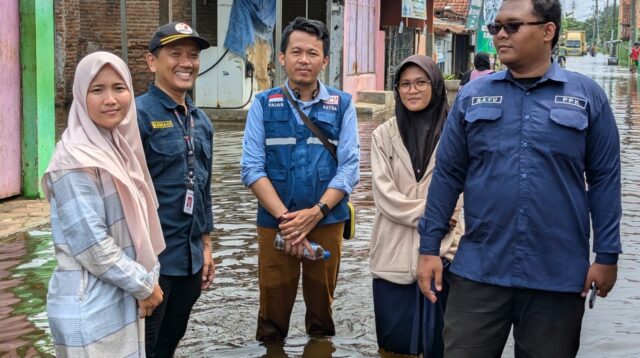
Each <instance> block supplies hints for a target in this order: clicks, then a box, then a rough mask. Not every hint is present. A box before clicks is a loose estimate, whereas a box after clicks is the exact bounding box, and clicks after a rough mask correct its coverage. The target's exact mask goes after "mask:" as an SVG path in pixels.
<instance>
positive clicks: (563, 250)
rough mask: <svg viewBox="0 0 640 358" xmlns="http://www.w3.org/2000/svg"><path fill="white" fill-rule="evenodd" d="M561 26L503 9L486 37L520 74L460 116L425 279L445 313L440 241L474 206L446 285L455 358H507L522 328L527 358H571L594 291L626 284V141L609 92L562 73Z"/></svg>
mask: <svg viewBox="0 0 640 358" xmlns="http://www.w3.org/2000/svg"><path fill="white" fill-rule="evenodd" d="M560 17H561V9H560V3H559V1H558V0H506V1H504V2H503V4H502V6H501V8H500V11H499V13H498V15H497V17H496V18H495V23H493V24H489V25H487V27H488V30H489V32H490V33H491V34H492V35H493V36H494V37H493V42H494V45H495V48H496V49H497V51H498V55H499V56H500V61H501V62H502V63H503V64H505V65H506V66H507V67H508V68H509V69H508V70H507V71H503V72H499V73H495V74H492V75H488V76H485V77H482V78H479V79H477V80H476V81H473V82H470V83H469V84H468V85H466V86H465V87H464V89H463V90H462V91H461V92H460V93H459V94H458V96H457V98H456V101H455V103H454V105H453V108H452V110H451V112H450V113H449V118H448V120H447V124H446V126H445V129H444V132H443V134H442V138H441V140H440V144H439V148H438V151H437V161H436V163H437V164H436V168H435V171H434V176H433V181H432V183H431V186H430V188H429V195H428V201H427V207H426V209H425V215H424V217H423V218H422V220H421V222H420V234H421V243H420V254H421V256H420V261H419V265H418V274H419V283H420V287H421V289H422V291H423V293H424V294H425V295H426V296H427V297H428V298H429V299H430V300H432V301H435V295H434V293H433V291H432V290H434V289H435V290H440V288H441V284H442V264H441V261H440V258H439V257H438V252H439V249H440V240H441V239H442V237H444V235H445V234H446V233H447V232H448V230H449V218H450V217H451V214H452V213H453V210H454V207H455V204H456V201H457V199H458V195H459V194H460V193H461V192H464V216H465V223H466V233H465V235H464V236H463V238H462V240H461V241H460V247H459V249H458V252H457V253H456V258H455V260H454V261H453V264H452V266H451V269H450V274H449V275H447V279H448V281H449V283H450V284H451V286H450V287H451V290H450V294H449V298H448V302H447V313H446V315H445V329H444V340H445V356H446V357H454V358H455V357H500V356H501V354H502V350H503V349H504V345H505V342H506V340H507V337H508V335H509V331H510V330H511V328H512V326H513V332H514V334H513V335H514V338H515V353H516V357H518V356H535V357H573V356H575V355H576V354H577V351H578V348H579V345H580V329H581V323H582V316H583V314H584V306H585V299H584V297H585V296H586V294H587V293H588V291H589V288H590V287H591V285H592V284H595V286H596V287H597V289H596V290H597V293H598V295H599V296H601V297H605V296H606V295H607V294H608V293H609V291H610V290H611V289H612V287H613V285H614V283H615V281H616V275H617V260H618V254H619V253H620V252H621V245H620V228H619V222H620V217H621V194H620V192H621V191H620V185H621V184H620V144H619V138H618V131H617V127H616V123H615V120H614V117H613V114H612V112H611V108H610V106H609V102H608V100H607V98H606V96H605V94H604V92H603V91H602V89H601V88H600V87H599V86H598V85H597V84H596V83H594V82H593V81H592V80H591V79H589V78H587V77H585V76H582V75H580V74H578V73H574V72H569V71H565V70H564V69H562V68H560V67H559V66H558V65H557V64H556V63H552V62H550V58H551V49H552V48H553V46H555V44H556V42H557V41H558V34H559V32H560V19H561V18H560ZM590 228H592V231H593V251H594V252H595V262H593V263H590V260H589V248H590V246H589V237H590ZM432 280H434V281H435V282H434V286H435V287H433V286H431V284H432Z"/></svg>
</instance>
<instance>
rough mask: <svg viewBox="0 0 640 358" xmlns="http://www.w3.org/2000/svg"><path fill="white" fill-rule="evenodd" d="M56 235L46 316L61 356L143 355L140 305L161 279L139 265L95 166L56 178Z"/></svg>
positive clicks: (51, 183) (107, 180)
mask: <svg viewBox="0 0 640 358" xmlns="http://www.w3.org/2000/svg"><path fill="white" fill-rule="evenodd" d="M47 185H48V188H49V190H50V192H51V229H52V237H53V244H54V247H55V253H56V259H57V261H58V266H57V267H56V269H55V271H54V273H53V276H52V277H51V281H50V282H49V292H48V294H47V316H48V319H49V325H50V327H51V334H52V335H53V339H54V341H55V350H56V355H57V356H58V357H87V356H90V357H144V356H145V353H144V321H143V320H140V319H138V307H137V301H136V299H145V298H147V297H148V296H149V295H150V294H151V292H152V290H153V285H154V283H156V282H157V281H158V272H159V269H160V267H159V265H156V267H155V268H154V270H153V271H152V272H147V271H146V270H145V268H144V267H143V266H142V265H140V264H138V263H137V262H136V261H135V256H136V254H135V250H134V247H133V246H132V242H131V237H130V235H129V230H128V228H127V225H126V221H125V219H124V212H123V210H122V205H121V202H120V198H119V197H118V193H117V192H116V189H115V185H114V183H113V180H112V177H111V175H109V173H107V172H105V171H103V170H101V169H96V168H85V169H76V170H64V171H57V172H52V173H50V174H49V176H48V180H47Z"/></svg>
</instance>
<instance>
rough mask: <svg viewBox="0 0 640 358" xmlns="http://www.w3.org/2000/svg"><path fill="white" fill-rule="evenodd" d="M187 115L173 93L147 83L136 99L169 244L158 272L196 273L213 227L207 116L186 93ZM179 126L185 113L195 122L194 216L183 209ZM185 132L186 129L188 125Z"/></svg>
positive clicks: (183, 173) (184, 155)
mask: <svg viewBox="0 0 640 358" xmlns="http://www.w3.org/2000/svg"><path fill="white" fill-rule="evenodd" d="M186 103H187V107H188V108H189V109H188V112H189V113H188V115H185V113H184V107H182V106H179V105H178V104H177V103H176V102H175V101H174V100H173V99H171V97H169V96H168V95H167V94H166V93H164V92H163V91H162V90H160V89H159V88H158V87H156V86H155V85H154V84H153V83H152V84H150V85H149V90H148V91H147V93H145V94H143V95H142V96H139V97H137V98H136V106H137V111H138V127H139V128H140V136H141V137H142V145H143V148H144V153H145V157H146V160H147V166H148V167H149V172H150V173H151V178H152V179H153V184H154V186H155V190H156V194H157V196H158V202H159V204H160V206H159V208H158V214H159V215H160V223H161V224H162V232H163V234H164V240H165V243H166V245H167V247H166V249H165V250H164V251H163V252H162V253H161V254H160V255H159V256H158V258H159V260H160V265H161V266H160V267H161V269H160V273H161V274H163V275H169V276H186V275H192V274H195V273H196V272H198V271H200V269H201V268H202V265H203V262H204V256H203V253H202V239H201V238H202V235H203V234H206V233H209V232H210V231H212V230H213V213H212V210H211V165H212V146H213V126H212V124H211V120H210V119H209V118H208V117H207V115H206V114H205V113H204V112H202V111H201V110H199V109H198V108H197V107H196V106H195V105H194V104H193V102H192V101H191V98H189V97H188V96H187V99H186ZM174 111H177V113H178V116H179V117H180V120H181V121H182V124H183V125H186V124H187V123H189V115H191V116H193V120H194V121H195V131H194V137H195V138H194V145H195V187H194V189H193V191H194V200H195V201H194V209H193V215H188V214H185V213H184V212H183V206H184V201H185V193H186V190H187V168H188V165H187V144H186V142H185V140H184V133H185V132H183V130H182V129H181V128H180V126H181V124H180V122H179V121H178V119H177V118H176V114H175V112H174ZM187 130H188V129H187Z"/></svg>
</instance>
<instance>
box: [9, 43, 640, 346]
mask: <svg viewBox="0 0 640 358" xmlns="http://www.w3.org/2000/svg"><path fill="white" fill-rule="evenodd" d="M567 67H568V69H570V70H576V71H578V72H581V73H583V74H585V75H587V76H589V77H591V78H593V79H595V80H596V81H597V82H598V83H599V84H600V85H601V86H602V87H603V88H604V90H605V92H606V93H607V95H608V97H609V98H610V100H611V104H612V107H613V110H614V113H615V116H616V120H617V123H618V128H619V129H620V137H621V145H622V176H623V188H622V190H623V218H622V226H621V229H622V237H623V249H624V251H625V253H624V254H622V255H621V257H620V262H619V266H620V269H619V276H618V282H617V284H616V287H615V288H614V290H613V291H612V292H611V294H610V295H609V297H607V298H606V299H600V298H599V299H598V301H597V303H596V307H595V309H593V310H589V309H587V311H586V313H585V316H584V321H583V331H582V341H581V349H580V352H579V354H578V356H579V357H588V358H595V357H633V356H640V344H639V343H638V342H640V340H639V339H640V311H638V309H637V307H638V306H639V305H640V290H639V289H638V288H639V282H640V265H639V263H640V239H639V237H640V235H639V234H640V188H639V187H638V179H639V178H640V100H639V99H638V94H639V93H640V81H639V80H637V79H636V77H635V76H632V75H630V74H629V73H628V70H625V69H624V68H618V67H612V66H606V57H605V56H602V55H600V56H598V57H595V58H591V57H581V58H577V57H569V58H568V63H567ZM384 119H385V118H384V117H379V118H373V119H366V120H365V119H364V118H363V120H361V121H360V124H359V130H360V138H361V148H362V151H361V160H362V166H361V183H360V184H359V185H358V187H357V188H356V191H355V193H354V194H353V196H352V200H353V202H354V203H355V205H356V208H357V215H358V216H357V221H356V222H357V236H356V238H355V239H354V240H352V241H348V242H345V244H344V250H343V257H342V264H341V266H340V278H339V283H338V288H337V291H336V298H335V302H334V317H335V320H336V329H337V334H336V337H335V338H333V339H331V340H309V339H308V338H307V337H306V335H305V333H304V304H303V302H302V298H301V297H302V296H301V294H300V295H299V297H298V300H297V301H296V305H295V307H294V312H293V315H292V318H291V329H290V337H289V339H288V340H287V343H286V345H285V346H284V347H268V348H265V347H263V346H260V345H259V344H258V343H257V342H256V341H255V340H254V334H255V328H256V316H257V310H258V280H257V243H256V240H255V223H254V222H255V211H256V200H255V198H254V196H253V195H252V194H251V193H250V192H249V191H248V190H247V189H246V188H244V187H243V186H242V184H241V183H240V178H239V170H240V166H239V160H240V150H241V138H242V133H243V132H242V131H243V127H242V126H241V125H232V124H227V123H225V124H220V123H218V124H216V133H215V138H214V180H213V184H212V185H213V196H214V198H213V203H214V212H215V220H216V227H217V231H216V232H215V234H214V242H213V251H214V256H215V260H216V263H217V270H216V279H215V282H214V286H213V288H212V289H211V290H209V291H207V292H205V293H203V295H202V296H201V298H200V300H199V301H198V303H197V304H196V306H195V308H194V313H193V315H192V318H191V322H190V325H189V329H188V331H187V333H186V336H185V338H184V340H183V341H182V344H181V346H180V347H179V350H178V352H177V353H176V356H179V357H192V356H207V357H210V356H215V357H261V356H268V357H286V356H289V357H298V356H305V357H329V356H333V357H374V356H378V353H377V345H376V342H375V324H374V318H373V304H372V298H371V277H370V275H369V272H368V265H367V261H368V250H369V242H368V239H369V234H370V232H371V224H372V220H373V216H374V208H373V197H372V194H371V169H370V159H369V146H370V137H371V132H372V131H373V129H375V127H376V126H377V125H378V124H379V123H381V122H382V121H383V120H384ZM1 218H2V216H1V215H0V220H1ZM54 266H55V260H54V257H53V249H52V247H51V243H50V237H49V235H48V233H46V232H31V233H30V235H29V237H28V238H27V239H26V240H25V239H21V238H17V239H14V240H11V241H9V242H6V241H5V242H2V243H0V356H3V353H6V354H7V355H8V356H47V355H51V354H52V342H51V338H50V336H49V335H48V332H47V321H46V314H45V313H44V312H45V306H44V304H45V302H44V299H45V297H46V285H47V281H48V277H49V275H50V272H51V270H52V269H53V267H54ZM512 351H513V350H512V344H508V347H507V349H506V351H505V354H504V356H505V357H510V356H513V353H512Z"/></svg>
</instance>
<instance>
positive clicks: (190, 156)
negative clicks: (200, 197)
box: [173, 109, 196, 190]
mask: <svg viewBox="0 0 640 358" xmlns="http://www.w3.org/2000/svg"><path fill="white" fill-rule="evenodd" d="M173 114H175V116H176V119H177V120H178V123H180V129H181V130H182V134H183V135H184V142H185V143H186V144H187V170H188V172H187V189H189V190H193V186H194V184H195V178H196V175H195V145H194V140H195V139H194V136H195V127H196V125H195V123H194V121H193V115H191V113H189V132H187V128H186V125H185V123H182V119H180V115H179V114H178V111H177V110H175V109H174V110H173ZM185 116H186V114H185Z"/></svg>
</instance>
